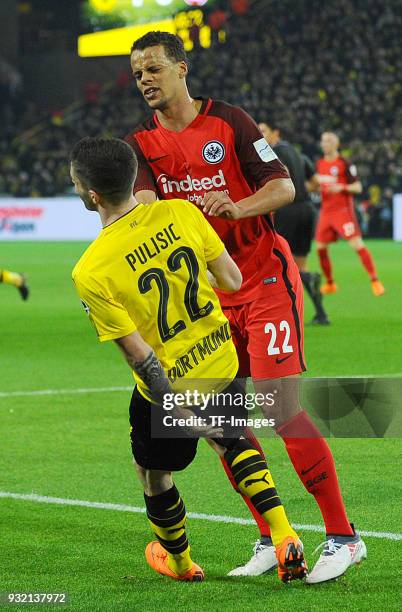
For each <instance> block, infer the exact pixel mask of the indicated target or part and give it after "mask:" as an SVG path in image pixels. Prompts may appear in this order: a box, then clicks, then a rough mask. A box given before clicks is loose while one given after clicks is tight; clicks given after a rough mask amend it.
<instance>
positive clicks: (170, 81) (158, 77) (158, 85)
mask: <svg viewBox="0 0 402 612" xmlns="http://www.w3.org/2000/svg"><path fill="white" fill-rule="evenodd" d="M131 68H132V71H133V76H134V78H135V80H136V83H137V87H138V89H139V90H140V92H141V93H142V95H143V96H144V98H145V100H146V102H147V103H148V105H149V106H150V107H151V108H153V109H155V110H161V111H163V110H165V109H166V108H168V106H169V104H170V103H171V102H172V101H173V100H174V99H175V97H176V96H177V95H178V93H179V92H180V91H181V86H182V83H183V77H184V76H185V75H186V74H187V65H186V63H185V62H175V61H172V60H171V59H170V58H168V57H167V56H166V53H165V49H164V47H163V46H162V45H158V46H155V47H148V48H147V49H143V50H142V51H139V50H136V51H133V53H132V54H131Z"/></svg>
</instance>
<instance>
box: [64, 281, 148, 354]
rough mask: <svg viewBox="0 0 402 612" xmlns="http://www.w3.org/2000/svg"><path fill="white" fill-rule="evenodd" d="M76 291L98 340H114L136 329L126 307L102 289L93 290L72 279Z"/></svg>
mask: <svg viewBox="0 0 402 612" xmlns="http://www.w3.org/2000/svg"><path fill="white" fill-rule="evenodd" d="M74 284H75V287H76V289H77V293H78V295H79V297H80V299H81V301H82V305H83V306H84V309H85V311H86V312H87V314H88V316H89V318H90V320H91V321H92V323H93V325H94V327H95V330H96V333H97V334H98V338H99V340H100V342H105V341H106V340H116V339H117V338H122V337H123V336H128V335H129V334H132V333H133V332H135V331H136V330H137V328H136V326H135V324H134V322H133V320H132V319H131V317H130V315H129V313H128V312H127V310H126V308H125V307H124V306H123V305H122V304H120V303H119V302H117V301H116V300H115V299H114V298H113V297H112V296H111V295H110V296H109V295H107V293H106V292H105V291H103V290H101V291H97V290H94V287H92V288H90V287H88V286H87V285H86V284H84V283H82V282H80V281H79V280H77V279H74Z"/></svg>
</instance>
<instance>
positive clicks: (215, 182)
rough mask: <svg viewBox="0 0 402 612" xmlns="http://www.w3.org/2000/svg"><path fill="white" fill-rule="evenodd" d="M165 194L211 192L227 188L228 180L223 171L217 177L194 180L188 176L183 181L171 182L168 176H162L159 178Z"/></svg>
mask: <svg viewBox="0 0 402 612" xmlns="http://www.w3.org/2000/svg"><path fill="white" fill-rule="evenodd" d="M157 183H159V185H160V187H161V189H162V191H163V193H166V194H168V193H180V192H181V191H184V192H185V193H189V192H191V191H210V190H211V189H214V188H215V187H225V185H226V179H225V175H224V174H223V172H222V170H219V172H218V173H217V174H215V176H204V177H203V178H200V179H195V178H192V177H191V176H190V175H189V174H187V176H186V178H185V179H183V180H182V181H174V180H170V179H169V178H168V176H167V174H160V175H159V176H158V178H157Z"/></svg>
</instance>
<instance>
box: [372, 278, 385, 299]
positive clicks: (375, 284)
mask: <svg viewBox="0 0 402 612" xmlns="http://www.w3.org/2000/svg"><path fill="white" fill-rule="evenodd" d="M371 290H372V292H373V293H374V295H375V296H376V297H379V296H380V295H384V293H385V288H384V285H383V284H382V282H381V281H379V280H378V279H377V280H373V281H371Z"/></svg>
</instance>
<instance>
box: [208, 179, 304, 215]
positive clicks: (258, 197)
mask: <svg viewBox="0 0 402 612" xmlns="http://www.w3.org/2000/svg"><path fill="white" fill-rule="evenodd" d="M294 197H295V188H294V186H293V183H292V181H291V179H290V178H289V179H287V178H277V179H273V180H271V181H269V182H268V183H265V185H264V186H263V187H261V189H259V190H258V191H256V192H255V193H253V194H252V195H250V196H248V197H247V198H244V199H243V200H239V201H238V202H233V201H232V200H231V198H230V197H229V196H228V194H227V193H225V192H223V191H210V192H209V193H207V194H205V196H204V208H203V210H204V213H206V214H208V215H211V216H214V217H226V218H228V219H232V220H233V221H237V220H239V219H244V218H245V217H256V216H258V215H265V214H267V213H270V212H273V211H275V210H277V209H278V208H281V207H282V206H285V205H286V204H290V203H291V202H293V199H294Z"/></svg>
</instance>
